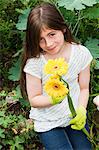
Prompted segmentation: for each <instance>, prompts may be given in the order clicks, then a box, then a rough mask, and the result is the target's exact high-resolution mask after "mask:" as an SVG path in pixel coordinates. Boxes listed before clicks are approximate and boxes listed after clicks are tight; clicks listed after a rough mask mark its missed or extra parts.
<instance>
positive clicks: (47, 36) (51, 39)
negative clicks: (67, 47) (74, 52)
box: [39, 27, 65, 55]
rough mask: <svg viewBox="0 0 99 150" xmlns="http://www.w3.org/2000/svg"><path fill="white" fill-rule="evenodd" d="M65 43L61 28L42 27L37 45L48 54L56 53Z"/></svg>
mask: <svg viewBox="0 0 99 150" xmlns="http://www.w3.org/2000/svg"><path fill="white" fill-rule="evenodd" d="M64 44H65V40H64V35H63V32H62V31H61V30H54V29H50V28H46V27H44V28H42V30H41V36H40V43H39V46H40V47H41V48H42V49H43V51H45V52H47V53H48V54H51V55H53V54H57V53H59V51H61V49H62V48H63V46H64Z"/></svg>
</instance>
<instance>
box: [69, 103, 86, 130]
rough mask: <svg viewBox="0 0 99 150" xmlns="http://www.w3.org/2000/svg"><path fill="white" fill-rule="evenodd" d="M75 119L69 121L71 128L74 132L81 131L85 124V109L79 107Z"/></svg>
mask: <svg viewBox="0 0 99 150" xmlns="http://www.w3.org/2000/svg"><path fill="white" fill-rule="evenodd" d="M76 114H77V115H76V117H75V118H73V119H72V120H71V121H70V124H72V125H71V128H72V129H75V130H81V129H83V128H84V126H85V124H86V109H85V108H84V107H83V106H79V107H78V108H77V110H76Z"/></svg>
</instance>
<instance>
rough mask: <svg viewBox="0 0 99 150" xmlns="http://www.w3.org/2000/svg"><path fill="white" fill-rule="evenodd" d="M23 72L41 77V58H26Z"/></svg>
mask: <svg viewBox="0 0 99 150" xmlns="http://www.w3.org/2000/svg"><path fill="white" fill-rule="evenodd" d="M23 71H24V72H25V73H28V74H30V75H32V76H36V77H38V78H40V79H41V60H40V58H31V59H28V60H27V62H26V65H25V67H24V69H23Z"/></svg>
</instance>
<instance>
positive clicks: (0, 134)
mask: <svg viewBox="0 0 99 150" xmlns="http://www.w3.org/2000/svg"><path fill="white" fill-rule="evenodd" d="M4 133H5V130H4V129H1V128H0V138H5V134H4Z"/></svg>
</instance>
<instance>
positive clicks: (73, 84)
mask: <svg viewBox="0 0 99 150" xmlns="http://www.w3.org/2000/svg"><path fill="white" fill-rule="evenodd" d="M91 61H92V55H91V54H90V52H89V50H88V49H87V48H86V47H85V46H82V45H77V44H72V50H71V56H70V60H69V62H68V65H69V69H68V72H67V74H66V75H64V76H63V79H64V80H66V81H67V82H68V84H69V87H70V95H71V98H72V100H73V104H74V107H75V109H76V108H77V106H78V97H79V94H80V87H79V83H78V74H79V73H80V72H81V71H82V70H83V69H85V68H86V67H87V66H88V64H90V62H91ZM46 63H47V61H46V59H45V58H44V56H43V55H42V54H41V56H40V58H31V59H28V60H27V63H26V65H25V67H24V72H26V73H28V74H30V75H33V76H36V77H38V78H40V79H41V80H42V88H43V86H44V84H45V82H46V80H47V79H48V78H49V75H46V74H44V71H43V68H44V65H45V64H46ZM43 95H47V94H46V93H45V91H44V89H43ZM70 114H71V113H70V110H69V106H68V100H67V97H66V98H65V99H64V100H63V101H62V102H61V103H60V104H56V105H54V106H52V107H49V108H33V107H31V110H30V115H29V117H30V118H31V119H33V121H34V130H35V131H37V132H44V131H48V130H51V129H53V128H55V127H66V126H68V125H69V121H70V119H71V118H70Z"/></svg>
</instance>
